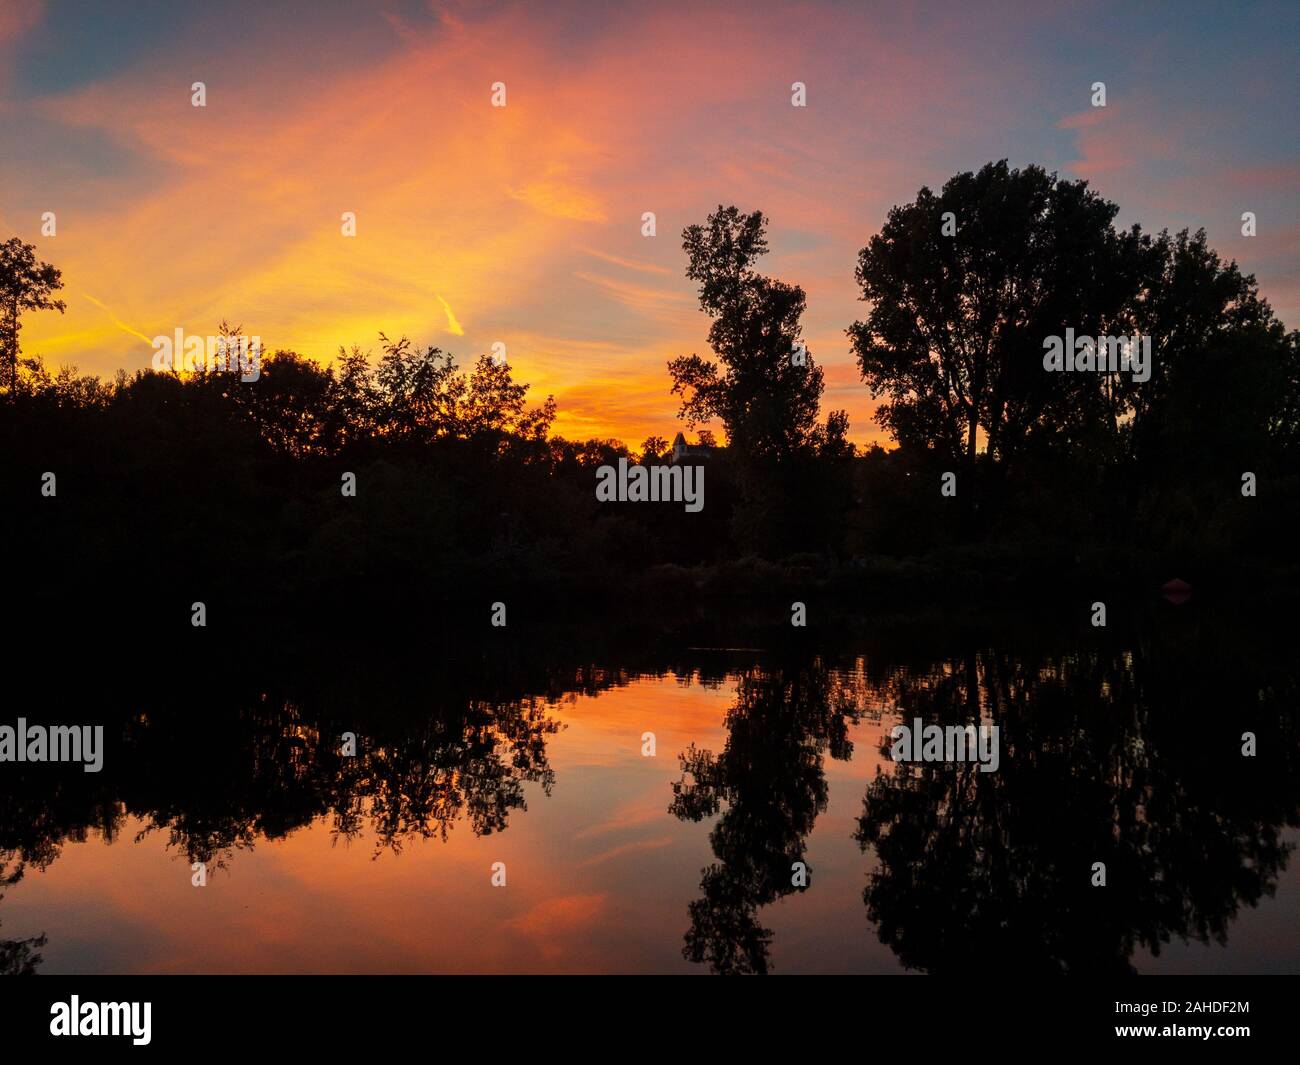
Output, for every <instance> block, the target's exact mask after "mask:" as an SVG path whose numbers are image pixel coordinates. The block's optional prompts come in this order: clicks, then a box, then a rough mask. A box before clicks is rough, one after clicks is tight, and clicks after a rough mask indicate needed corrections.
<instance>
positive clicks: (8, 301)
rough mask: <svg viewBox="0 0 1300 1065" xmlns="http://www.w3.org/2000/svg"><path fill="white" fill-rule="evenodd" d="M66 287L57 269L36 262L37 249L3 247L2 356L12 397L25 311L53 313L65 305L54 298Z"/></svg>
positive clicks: (15, 244) (16, 244) (14, 244)
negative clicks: (22, 318) (20, 330)
mask: <svg viewBox="0 0 1300 1065" xmlns="http://www.w3.org/2000/svg"><path fill="white" fill-rule="evenodd" d="M62 287H63V278H62V275H61V274H60V273H59V271H58V269H56V268H55V267H53V266H51V265H50V264H49V263H43V262H40V261H39V260H38V259H37V258H36V246H35V245H33V244H27V243H25V242H24V241H22V240H19V239H18V238H17V237H11V238H10V239H9V240H7V241H5V242H4V243H3V244H0V353H3V355H4V356H5V359H6V361H7V363H8V367H9V376H8V385H9V394H10V395H11V396H13V395H16V393H17V391H18V330H19V329H20V328H21V323H20V320H19V319H20V318H21V316H22V313H23V311H44V310H54V311H58V312H59V313H62V312H63V310H64V307H65V306H66V304H65V303H64V302H63V301H62V300H57V299H53V298H52V295H53V293H54V292H56V291H58V290H59V289H61V288H62Z"/></svg>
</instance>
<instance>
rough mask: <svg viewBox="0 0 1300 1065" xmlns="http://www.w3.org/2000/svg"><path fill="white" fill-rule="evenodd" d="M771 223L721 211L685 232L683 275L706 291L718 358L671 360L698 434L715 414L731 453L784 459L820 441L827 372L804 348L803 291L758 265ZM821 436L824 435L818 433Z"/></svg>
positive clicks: (685, 413) (703, 299)
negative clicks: (768, 274) (798, 346)
mask: <svg viewBox="0 0 1300 1065" xmlns="http://www.w3.org/2000/svg"><path fill="white" fill-rule="evenodd" d="M766 229H767V219H766V218H765V217H764V216H763V213H762V212H761V211H754V212H753V213H751V214H741V212H740V211H739V210H738V209H737V208H736V207H722V206H719V207H718V209H717V210H716V211H714V212H713V214H711V215H709V218H708V222H707V223H706V224H705V225H702V226H701V225H694V226H688V227H687V228H686V229H685V230H684V231H683V233H682V247H683V248H684V249H685V250H686V254H687V256H688V257H689V261H688V263H687V267H686V276H687V277H688V278H690V279H691V280H692V281H697V282H699V285H700V307H701V309H703V310H704V312H705V313H706V314H708V315H710V316H711V317H712V318H713V325H712V326H711V327H710V328H709V346H710V347H711V348H713V350H714V352H715V353H716V354H717V356H718V361H717V362H713V361H710V360H707V359H703V358H701V357H700V356H698V355H685V356H681V357H679V358H676V359H673V360H672V361H671V362H669V364H668V372H669V374H670V375H671V376H672V379H673V388H672V390H673V394H674V395H680V396H682V397H683V399H682V406H681V415H682V417H684V418H685V419H686V421H687V424H688V425H689V426H690V427H691V428H694V427H695V426H696V425H697V424H698V423H700V422H705V421H709V420H711V419H713V418H717V419H718V420H719V421H721V422H722V424H723V426H724V427H725V429H726V432H727V443H728V446H729V447H730V448H732V449H733V450H734V451H736V452H738V453H740V454H742V455H744V456H746V457H748V458H755V459H760V460H761V459H781V458H783V457H785V456H788V455H790V454H792V453H794V452H796V451H798V450H800V449H806V448H810V447H813V446H816V445H817V444H818V443H819V441H820V438H821V437H820V435H819V427H818V425H817V413H818V404H819V403H820V401H821V395H822V390H823V388H824V387H825V386H824V383H823V380H822V371H821V368H820V367H818V366H817V365H816V363H815V362H814V361H813V357H812V355H811V354H809V353H807V352H806V350H804V349H798V351H797V350H796V344H798V343H799V342H800V325H799V318H800V317H801V316H802V314H803V311H804V304H805V298H804V292H803V289H801V288H800V287H799V286H798V285H789V284H786V283H785V282H784V281H777V280H775V279H773V278H770V277H764V276H763V275H762V274H759V273H757V272H756V271H755V270H754V269H753V266H754V263H755V262H756V261H757V259H758V257H759V256H760V255H764V254H766V252H767V237H766ZM822 432H824V430H823V431H822Z"/></svg>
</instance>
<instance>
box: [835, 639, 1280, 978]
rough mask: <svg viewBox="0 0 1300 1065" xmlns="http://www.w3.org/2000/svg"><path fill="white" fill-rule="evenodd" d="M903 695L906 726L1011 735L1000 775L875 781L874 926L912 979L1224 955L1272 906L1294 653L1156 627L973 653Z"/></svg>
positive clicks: (867, 803)
mask: <svg viewBox="0 0 1300 1065" xmlns="http://www.w3.org/2000/svg"><path fill="white" fill-rule="evenodd" d="M895 695H896V698H897V701H898V707H899V712H900V715H901V717H902V718H903V719H904V720H908V721H910V720H911V719H912V717H914V716H919V717H921V718H922V719H924V720H926V721H929V722H936V723H939V724H948V725H950V724H965V723H967V722H970V721H978V720H980V715H981V713H983V714H984V715H985V717H986V720H988V721H991V722H992V723H994V724H997V725H998V727H999V729H1000V740H1001V759H1000V765H999V768H998V770H997V771H996V772H993V773H983V772H980V771H979V769H978V766H977V765H975V764H974V763H969V762H968V763H920V764H909V763H898V764H896V765H894V766H892V767H891V769H890V770H888V771H885V772H882V773H880V774H879V775H878V776H877V777H876V779H875V780H874V781H873V782H872V783H871V784H870V785H869V786H868V788H867V793H866V797H865V800H864V804H863V814H862V817H861V819H860V822H859V827H858V831H857V838H858V840H859V842H860V843H861V844H862V846H863V848H864V849H866V848H867V847H871V848H872V849H873V850H874V851H875V854H876V858H877V860H878V863H879V864H878V867H877V869H876V871H875V872H874V873H873V874H872V875H871V877H870V880H869V883H868V886H867V888H866V890H865V892H864V895H863V898H864V902H865V903H866V907H867V916H868V918H869V919H870V920H871V921H872V922H873V923H874V924H876V925H877V932H878V935H879V937H880V940H881V942H883V943H886V944H888V945H889V946H890V947H891V948H892V949H893V950H894V951H895V952H896V953H897V955H898V957H899V960H900V961H901V962H902V963H903V964H904V965H905V966H907V967H908V968H916V969H922V970H925V971H927V972H931V973H944V972H980V973H987V972H988V971H990V969H999V970H1005V971H1009V972H1015V973H1017V974H1020V975H1023V974H1026V973H1031V974H1032V973H1060V972H1069V973H1093V974H1115V973H1127V972H1130V971H1131V970H1132V964H1131V961H1130V957H1131V955H1132V953H1133V952H1134V950H1135V949H1136V948H1138V947H1139V946H1140V947H1144V948H1146V949H1148V950H1150V951H1152V952H1153V953H1156V954H1158V953H1159V952H1160V949H1161V947H1162V945H1163V944H1165V943H1167V942H1168V941H1169V940H1170V939H1171V938H1173V937H1175V936H1177V937H1180V938H1183V939H1195V940H1198V941H1201V942H1208V941H1210V940H1215V941H1217V942H1219V943H1223V942H1225V941H1226V938H1227V929H1228V925H1229V923H1230V922H1231V920H1232V918H1233V917H1234V916H1235V915H1236V913H1237V911H1238V909H1239V908H1240V906H1242V905H1243V904H1244V905H1248V906H1254V905H1255V904H1256V903H1257V902H1258V901H1259V900H1260V899H1261V898H1264V897H1265V896H1267V895H1271V894H1272V893H1273V891H1274V888H1275V885H1276V882H1277V878H1278V875H1279V873H1280V872H1281V870H1282V869H1284V868H1285V865H1286V862H1287V860H1288V858H1289V856H1290V853H1291V849H1292V848H1291V846H1290V845H1288V844H1287V843H1285V842H1284V839H1283V836H1282V832H1281V826H1282V825H1294V824H1295V823H1296V820H1297V806H1296V798H1295V796H1296V791H1295V781H1296V774H1297V760H1296V753H1295V752H1296V744H1295V739H1296V737H1295V726H1294V721H1293V718H1292V715H1291V713H1290V711H1289V710H1288V706H1289V705H1290V701H1291V700H1293V699H1294V697H1295V680H1294V677H1291V676H1289V675H1288V673H1287V671H1286V668H1285V666H1284V664H1283V663H1282V662H1281V661H1280V660H1276V659H1273V660H1270V659H1269V658H1268V657H1267V656H1263V655H1257V654H1256V653H1255V652H1254V651H1253V649H1250V648H1244V649H1243V647H1242V646H1240V645H1237V644H1236V642H1235V641H1234V640H1233V639H1231V638H1230V637H1229V638H1226V639H1225V638H1224V636H1223V635H1222V634H1216V633H1215V632H1213V631H1212V630H1207V631H1205V632H1182V633H1178V634H1176V635H1175V636H1173V637H1172V638H1171V635H1170V634H1169V633H1168V632H1161V631H1159V630H1157V631H1156V633H1155V634H1154V638H1147V639H1144V640H1143V641H1141V642H1140V643H1137V644H1136V645H1135V646H1134V648H1133V649H1132V650H1131V651H1130V650H1118V649H1095V650H1089V649H1079V650H1075V651H1071V652H1069V653H1066V654H1059V653H1057V654H1050V655H1039V654H1025V655H1016V654H1010V653H1007V652H1006V651H1000V650H995V649H984V650H970V651H968V652H967V653H965V654H963V655H960V656H954V657H952V658H949V659H947V660H945V661H941V662H937V663H934V665H933V666H932V667H930V668H928V669H920V670H913V671H910V672H909V673H908V674H905V675H902V676H900V677H899V678H898V681H897V688H896V692H895ZM1226 707H1231V708H1233V715H1232V717H1231V718H1230V719H1227V718H1226V717H1225V713H1224V709H1225V708H1226ZM1244 729H1249V730H1251V731H1254V732H1255V733H1256V735H1257V737H1258V738H1259V743H1260V749H1261V751H1262V752H1266V753H1265V754H1264V755H1263V756H1262V757H1261V758H1260V761H1259V763H1258V764H1256V760H1255V759H1253V758H1244V757H1242V756H1241V753H1240V746H1241V738H1240V737H1241V733H1242V731H1243V730H1244ZM1093 862H1103V863H1104V864H1105V866H1106V873H1107V883H1106V886H1105V887H1094V886H1093V884H1092V879H1091V878H1092V863H1093Z"/></svg>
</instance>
